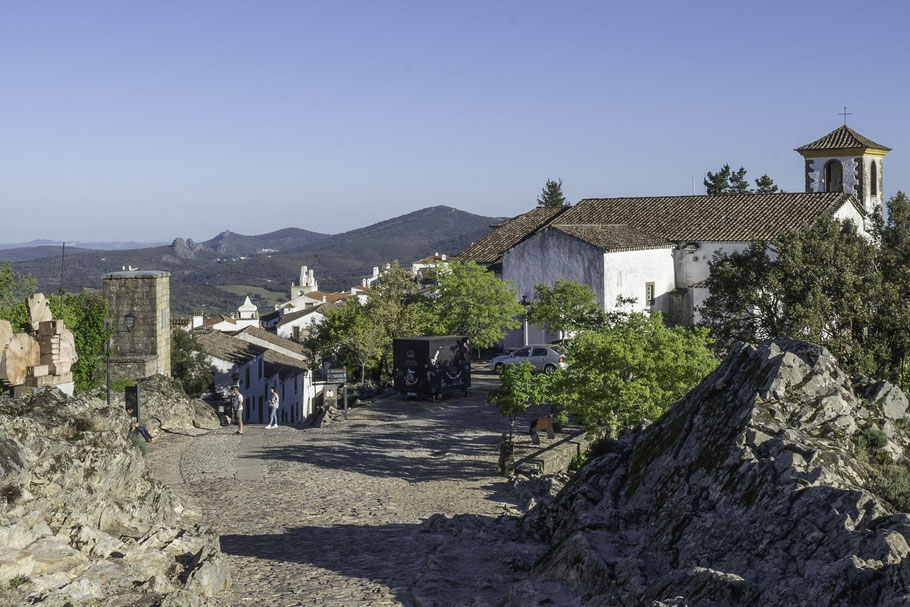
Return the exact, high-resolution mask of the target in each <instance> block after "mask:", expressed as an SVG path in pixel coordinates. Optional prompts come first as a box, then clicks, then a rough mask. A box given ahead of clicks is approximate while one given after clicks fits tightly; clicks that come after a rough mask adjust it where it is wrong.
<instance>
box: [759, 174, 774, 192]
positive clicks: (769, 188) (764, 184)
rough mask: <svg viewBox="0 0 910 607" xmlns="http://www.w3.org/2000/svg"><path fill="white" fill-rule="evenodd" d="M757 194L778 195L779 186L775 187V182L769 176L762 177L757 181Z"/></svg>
mask: <svg viewBox="0 0 910 607" xmlns="http://www.w3.org/2000/svg"><path fill="white" fill-rule="evenodd" d="M755 193H756V194H776V193H777V186H776V185H774V180H773V179H771V178H770V177H768V176H767V175H762V176H761V177H759V178H758V179H756V180H755Z"/></svg>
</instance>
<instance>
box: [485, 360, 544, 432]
mask: <svg viewBox="0 0 910 607" xmlns="http://www.w3.org/2000/svg"><path fill="white" fill-rule="evenodd" d="M500 379H501V383H500V385H499V387H498V388H496V389H495V390H491V391H490V392H489V394H488V395H487V404H488V405H493V406H494V407H496V408H497V409H498V410H499V412H500V413H501V414H502V415H504V416H506V417H508V418H509V441H508V442H509V443H510V444H511V443H512V437H513V436H514V434H515V419H516V418H517V417H518V416H519V415H520V414H522V413H524V412H525V411H526V410H527V408H528V407H529V406H530V405H532V404H538V403H542V402H545V401H546V400H547V394H548V390H549V380H550V378H549V377H548V376H547V375H544V374H542V373H534V365H532V364H531V363H529V362H527V361H525V362H521V363H519V364H517V365H506V367H505V368H504V369H503V370H502V375H501V376H500Z"/></svg>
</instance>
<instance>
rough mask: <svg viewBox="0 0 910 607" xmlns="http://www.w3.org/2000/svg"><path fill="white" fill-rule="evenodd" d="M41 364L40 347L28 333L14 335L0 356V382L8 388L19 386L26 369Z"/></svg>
mask: <svg viewBox="0 0 910 607" xmlns="http://www.w3.org/2000/svg"><path fill="white" fill-rule="evenodd" d="M40 364H41V347H40V346H39V345H38V341H37V340H36V339H35V338H34V337H32V336H31V335H29V334H28V333H15V334H13V336H12V337H11V338H10V340H9V343H8V344H7V345H6V349H4V350H3V353H2V354H0V380H2V381H4V382H5V383H6V384H8V385H10V386H21V385H22V384H24V383H25V379H26V377H28V368H29V367H33V366H36V365H40Z"/></svg>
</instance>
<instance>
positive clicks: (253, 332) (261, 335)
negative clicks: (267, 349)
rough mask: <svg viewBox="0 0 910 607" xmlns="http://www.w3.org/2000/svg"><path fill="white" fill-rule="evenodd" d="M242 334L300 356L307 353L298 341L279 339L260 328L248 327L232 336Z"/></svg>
mask: <svg viewBox="0 0 910 607" xmlns="http://www.w3.org/2000/svg"><path fill="white" fill-rule="evenodd" d="M241 333H246V334H247V335H250V336H252V337H256V338H258V339H261V340H262V341H264V342H268V343H270V344H272V345H273V346H278V347H279V348H284V349H285V350H290V351H291V352H296V353H298V354H304V353H305V350H304V347H303V346H302V345H300V344H299V343H297V342H296V341H294V340H292V339H288V338H286V337H279V336H278V335H275V334H274V333H272V332H270V331H266V330H265V329H260V328H259V327H246V328H245V329H242V330H240V331H237V332H235V333H231V336H237V335H240V334H241ZM263 347H264V346H263Z"/></svg>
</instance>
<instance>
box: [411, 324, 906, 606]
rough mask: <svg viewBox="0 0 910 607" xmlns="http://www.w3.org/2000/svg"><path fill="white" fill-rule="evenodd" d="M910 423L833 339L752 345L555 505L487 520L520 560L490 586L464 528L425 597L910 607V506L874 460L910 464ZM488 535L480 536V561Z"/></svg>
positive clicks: (612, 449)
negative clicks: (907, 453)
mask: <svg viewBox="0 0 910 607" xmlns="http://www.w3.org/2000/svg"><path fill="white" fill-rule="evenodd" d="M907 421H908V420H907V399H906V398H905V397H904V395H903V394H902V393H901V392H900V390H899V389H897V388H896V387H894V386H892V385H890V384H887V382H873V381H871V380H865V379H862V378H860V379H853V378H850V377H847V376H846V375H845V374H844V373H843V371H842V370H841V369H840V368H839V367H838V365H837V363H836V361H835V360H834V358H833V357H832V356H831V355H830V354H829V353H828V352H827V350H825V349H824V348H821V347H819V346H816V345H813V344H808V343H805V342H800V341H795V340H787V339H782V340H776V341H773V342H768V343H765V344H762V345H760V346H758V347H753V346H747V345H738V346H737V347H736V348H734V349H733V351H732V352H731V353H730V354H729V356H728V357H727V359H726V360H725V361H724V362H723V363H722V364H721V365H720V366H719V367H718V368H717V369H716V370H715V371H714V372H713V373H712V374H711V375H710V376H708V377H707V378H706V379H705V380H704V381H703V382H702V383H701V384H699V385H698V386H697V387H696V388H695V389H693V390H692V391H691V392H690V393H689V394H688V395H686V396H685V397H684V398H683V399H682V400H680V401H679V402H677V403H676V404H675V405H673V407H672V408H671V409H670V410H669V411H668V412H667V413H666V414H665V415H664V416H662V417H661V418H660V419H659V420H657V421H656V422H654V423H652V424H650V425H644V424H643V425H642V427H640V428H637V429H634V430H632V431H629V432H627V433H626V434H625V435H624V436H623V437H622V438H621V439H620V440H617V441H612V442H609V443H606V444H602V445H600V448H601V452H600V454H599V455H598V456H597V457H595V458H593V459H592V460H591V461H590V462H589V463H588V464H587V465H586V466H585V467H584V468H583V469H582V470H581V471H580V472H579V473H578V475H577V476H576V477H575V478H574V479H573V480H572V481H571V482H570V483H569V484H568V485H567V486H566V487H565V488H564V489H563V490H562V491H561V492H560V493H559V494H558V495H557V496H556V497H555V498H554V499H553V500H552V501H551V502H549V503H546V501H544V502H542V506H541V507H538V508H535V509H534V510H532V511H531V512H529V513H528V514H527V515H525V517H524V518H523V519H521V520H520V521H519V522H518V523H512V522H508V521H499V522H496V523H490V524H489V525H488V526H487V527H485V529H484V532H483V535H484V536H486V537H494V538H495V540H493V541H490V542H488V544H489V547H490V549H491V550H495V551H496V552H497V553H498V555H499V556H498V559H499V561H504V562H507V563H512V565H510V566H508V567H505V568H502V567H501V566H500V569H499V570H497V571H496V572H495V575H493V577H490V571H487V572H486V573H487V575H486V578H487V581H486V582H485V584H486V586H478V585H476V584H475V585H474V586H473V587H468V588H465V587H464V586H462V587H461V588H459V587H458V586H459V584H458V579H468V580H477V579H479V578H481V577H483V573H484V572H482V571H477V570H475V571H471V570H470V569H469V568H470V566H471V565H470V564H471V562H472V560H471V558H469V557H468V556H467V555H468V554H469V551H466V550H465V544H464V542H459V541H456V540H453V539H452V538H450V539H449V541H447V542H443V543H442V544H441V547H440V549H439V552H438V553H437V554H436V555H434V559H435V561H436V562H444V563H449V568H450V569H451V570H453V571H457V575H449V574H447V573H445V572H439V571H432V570H430V569H428V571H427V574H426V575H425V576H424V579H423V580H422V581H421V583H420V584H419V585H418V586H417V587H416V588H415V589H414V596H415V597H416V598H417V599H421V598H423V599H424V600H417V602H418V604H420V605H431V604H439V605H442V604H446V603H445V601H446V599H447V598H448V599H453V600H455V596H457V595H458V594H459V593H460V596H461V598H459V599H457V600H455V602H456V603H459V602H461V603H464V604H467V603H466V602H465V600H466V597H469V596H472V595H473V596H474V597H475V598H474V603H472V604H477V605H480V604H487V603H489V604H498V605H514V606H517V605H536V604H543V603H542V601H549V602H548V603H547V604H552V605H590V606H604V607H606V606H614V605H621V606H625V605H630V606H631V605H649V606H671V605H672V606H682V605H691V606H695V605H698V606H718V607H720V606H727V605H763V606H764V605H807V606H808V605H829V606H831V605H842V606H848V605H849V606H857V605H910V591H908V589H910V558H908V555H910V515H908V514H904V513H901V512H898V511H896V508H895V507H894V506H893V505H892V504H889V503H888V502H886V501H885V499H883V498H882V497H881V496H878V495H875V494H873V492H872V491H870V488H872V487H876V485H875V483H874V482H873V468H871V467H870V462H871V463H872V464H875V465H885V464H886V463H887V462H889V461H891V460H896V459H900V458H902V457H903V453H904V450H905V449H906V448H907V446H908V444H910V441H908V437H907V434H906V432H905V431H904V428H907V427H908V424H907ZM870 429H874V430H871V431H872V432H873V433H875V434H876V435H877V436H879V437H886V439H885V438H881V439H880V444H879V448H878V449H877V453H876V456H875V458H872V459H870V458H869V457H868V455H866V456H863V457H861V456H860V454H859V453H858V447H857V445H858V444H860V441H859V440H858V439H859V438H860V437H861V436H862V435H863V434H864V433H866V434H868V433H869V432H870ZM876 490H877V489H876ZM452 523H454V521H453V522H451V523H450V524H452ZM434 525H435V528H440V527H441V525H440V523H438V522H436V523H434ZM512 525H514V530H510V529H509V527H510V526H512ZM450 535H451V534H450ZM475 535H480V534H475ZM521 538H524V539H525V540H526V541H524V542H523V543H522V542H519V540H520V539H521ZM484 545H485V544H484V543H483V542H474V556H473V557H472V558H473V562H482V561H483V557H482V556H480V555H482V554H483V550H484ZM529 559H531V560H532V563H531V564H528V560H529ZM454 563H458V564H454ZM459 564H460V565H459ZM466 568H467V569H466ZM458 575H460V576H463V578H459V577H457V576H458ZM439 593H448V594H447V595H446V594H439ZM431 596H432V597H434V598H432V599H430V598H427V597H431ZM435 597H439V598H435Z"/></svg>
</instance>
